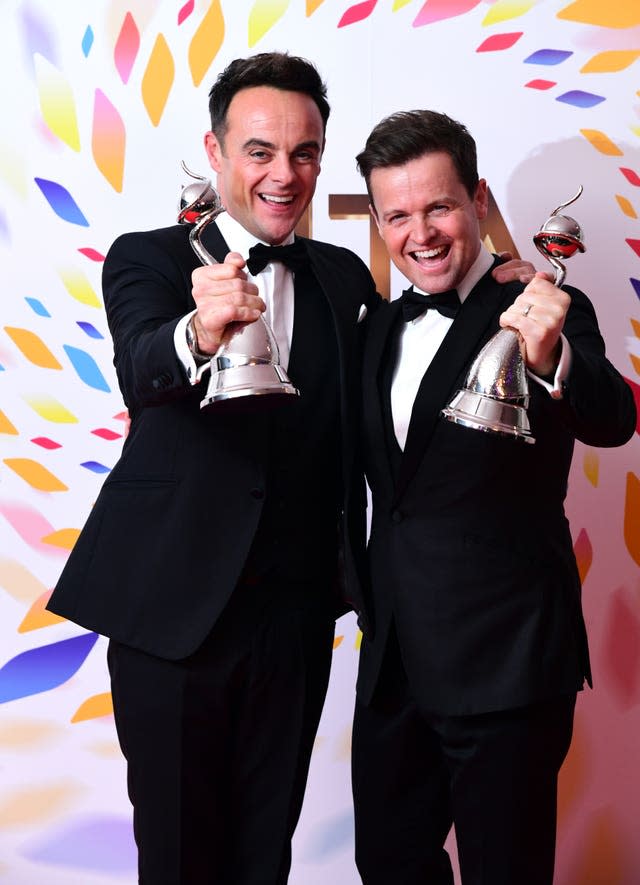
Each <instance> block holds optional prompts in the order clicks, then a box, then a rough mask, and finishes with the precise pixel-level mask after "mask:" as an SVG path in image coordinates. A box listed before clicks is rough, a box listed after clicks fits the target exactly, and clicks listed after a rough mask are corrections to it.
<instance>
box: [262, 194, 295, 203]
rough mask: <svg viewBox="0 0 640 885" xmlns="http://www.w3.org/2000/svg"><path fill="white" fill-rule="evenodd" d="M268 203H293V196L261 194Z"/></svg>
mask: <svg viewBox="0 0 640 885" xmlns="http://www.w3.org/2000/svg"><path fill="white" fill-rule="evenodd" d="M260 196H261V197H262V199H263V200H266V201H267V202H268V203H291V202H292V200H293V197H276V196H275V195H274V194H260Z"/></svg>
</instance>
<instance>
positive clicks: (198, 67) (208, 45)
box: [189, 0, 224, 86]
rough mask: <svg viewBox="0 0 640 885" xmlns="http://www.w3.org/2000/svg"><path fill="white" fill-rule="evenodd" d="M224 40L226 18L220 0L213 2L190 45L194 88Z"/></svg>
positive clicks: (198, 83)
mask: <svg viewBox="0 0 640 885" xmlns="http://www.w3.org/2000/svg"><path fill="white" fill-rule="evenodd" d="M223 40H224V17H223V15H222V9H221V7H220V0H213V3H212V4H211V6H210V7H209V9H208V10H207V12H206V14H205V16H204V18H203V19H202V21H201V22H200V24H199V25H198V29H197V31H196V32H195V34H194V35H193V39H192V40H191V43H190V44H189V69H190V70H191V79H192V80H193V85H194V86H199V85H200V83H201V82H202V80H203V78H204V75H205V74H206V73H207V71H208V70H209V68H210V67H211V63H212V62H213V60H214V58H215V57H216V55H217V54H218V50H219V49H220V47H221V46H222V41H223Z"/></svg>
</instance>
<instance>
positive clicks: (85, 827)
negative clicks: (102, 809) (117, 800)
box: [24, 816, 138, 881]
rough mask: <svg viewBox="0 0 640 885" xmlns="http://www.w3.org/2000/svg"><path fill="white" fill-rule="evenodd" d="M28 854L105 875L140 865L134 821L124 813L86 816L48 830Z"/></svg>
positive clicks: (44, 861) (125, 870)
mask: <svg viewBox="0 0 640 885" xmlns="http://www.w3.org/2000/svg"><path fill="white" fill-rule="evenodd" d="M24 854H25V856H26V857H28V858H29V860H33V861H36V862H39V863H43V864H49V865H51V866H61V867H68V868H71V869H76V870H86V871H89V870H91V871H92V872H97V873H104V874H105V875H108V874H112V875H114V874H115V875H123V874H127V873H128V874H130V875H133V874H134V873H135V872H136V869H137V866H138V863H137V851H136V845H135V842H134V839H133V828H132V825H131V821H130V820H129V819H125V818H120V817H107V816H100V817H88V818H83V819H82V820H81V821H79V822H78V823H75V824H71V825H67V826H65V827H63V828H59V829H58V830H56V831H54V832H53V833H50V834H48V835H47V838H46V839H45V840H42V839H41V840H40V841H39V842H38V843H37V844H35V845H34V846H32V847H27V849H26V851H25V852H24ZM127 881H128V878H127Z"/></svg>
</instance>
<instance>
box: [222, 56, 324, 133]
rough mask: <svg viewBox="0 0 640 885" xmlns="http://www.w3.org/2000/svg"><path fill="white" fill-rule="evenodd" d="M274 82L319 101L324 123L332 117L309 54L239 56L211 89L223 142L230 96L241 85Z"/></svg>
mask: <svg viewBox="0 0 640 885" xmlns="http://www.w3.org/2000/svg"><path fill="white" fill-rule="evenodd" d="M252 86H271V87H272V88H273V89H283V90H286V91H289V92H302V93H304V94H305V95H308V96H309V97H310V98H312V99H313V100H314V102H315V103H316V105H317V107H318V110H319V111H320V116H321V117H322V127H323V129H326V126H327V120H328V119H329V112H330V108H329V102H328V101H327V87H326V85H325V84H324V83H323V82H322V79H321V77H320V74H319V73H318V71H317V69H316V67H315V65H313V64H312V63H311V62H310V61H307V59H306V58H300V57H298V56H296V55H289V54H288V53H286V52H261V53H259V54H258V55H251V56H249V58H236V59H234V61H232V62H231V63H230V64H229V65H227V67H226V68H225V69H224V71H222V73H221V74H219V75H218V77H217V79H216V81H215V83H214V84H213V86H212V87H211V91H210V92H209V113H210V114H211V130H212V131H213V132H214V133H215V135H216V137H217V138H218V139H219V141H220V142H221V143H222V142H223V140H224V135H225V133H226V131H227V111H228V110H229V105H230V104H231V100H232V99H233V97H234V95H235V94H236V93H237V92H240V90H241V89H250V88H251V87H252Z"/></svg>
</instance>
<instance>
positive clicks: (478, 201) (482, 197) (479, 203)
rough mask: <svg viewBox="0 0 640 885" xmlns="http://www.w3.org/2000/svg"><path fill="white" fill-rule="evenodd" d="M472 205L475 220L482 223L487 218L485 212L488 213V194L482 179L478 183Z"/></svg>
mask: <svg viewBox="0 0 640 885" xmlns="http://www.w3.org/2000/svg"><path fill="white" fill-rule="evenodd" d="M473 203H474V206H475V209H476V218H477V219H478V220H479V221H482V220H483V219H484V218H486V217H487V212H488V211H489V192H488V190H487V182H486V180H485V179H484V178H481V179H480V181H479V182H478V186H477V187H476V195H475V197H474V200H473Z"/></svg>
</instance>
